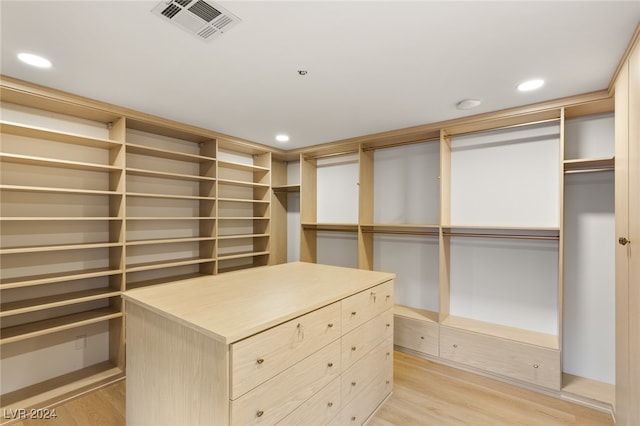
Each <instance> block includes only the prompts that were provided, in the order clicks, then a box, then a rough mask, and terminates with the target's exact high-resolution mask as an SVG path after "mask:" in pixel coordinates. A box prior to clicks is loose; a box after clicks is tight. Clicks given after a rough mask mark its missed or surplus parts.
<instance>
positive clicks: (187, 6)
mask: <svg viewBox="0 0 640 426" xmlns="http://www.w3.org/2000/svg"><path fill="white" fill-rule="evenodd" d="M151 12H152V13H154V14H155V15H158V16H159V17H161V18H162V19H164V20H167V21H170V22H172V23H174V24H175V25H177V26H178V27H180V28H182V29H183V30H186V31H187V32H189V33H191V34H193V35H195V36H196V37H198V38H199V39H201V40H206V41H209V40H213V39H214V38H216V37H217V36H219V35H220V34H223V33H224V32H226V31H228V30H229V29H231V28H232V27H233V26H234V25H235V24H237V23H238V22H240V18H238V17H237V16H235V15H234V14H233V13H231V12H229V11H228V10H226V9H225V8H223V7H222V6H219V5H217V4H215V3H213V2H210V1H204V0H166V1H161V2H160V3H158V4H157V5H156V6H155V7H154V8H153V9H152V10H151Z"/></svg>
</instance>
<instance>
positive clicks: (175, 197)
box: [126, 192, 215, 201]
mask: <svg viewBox="0 0 640 426" xmlns="http://www.w3.org/2000/svg"><path fill="white" fill-rule="evenodd" d="M126 195H127V197H140V198H165V199H171V200H210V201H215V198H214V197H200V196H198V195H177V194H154V193H150V192H127V193H126Z"/></svg>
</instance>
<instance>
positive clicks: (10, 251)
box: [0, 243, 122, 255]
mask: <svg viewBox="0 0 640 426" xmlns="http://www.w3.org/2000/svg"><path fill="white" fill-rule="evenodd" d="M118 246H122V244H121V243H89V244H61V245H52V246H31V247H12V248H3V249H0V254H3V255H5V254H19V253H43V252H53V251H67V250H92V249H99V248H110V247H118Z"/></svg>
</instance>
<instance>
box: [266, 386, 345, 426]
mask: <svg viewBox="0 0 640 426" xmlns="http://www.w3.org/2000/svg"><path fill="white" fill-rule="evenodd" d="M341 407H342V404H341V399H340V378H339V377H337V378H335V379H333V381H332V382H331V383H329V384H328V385H327V386H325V387H324V389H322V390H321V391H320V392H318V393H317V394H315V395H314V396H312V397H311V398H310V399H309V400H307V401H305V402H304V403H302V405H300V406H299V407H298V408H296V409H295V410H294V411H293V412H292V413H291V414H289V415H288V416H287V417H285V418H284V419H282V420H281V421H280V422H278V424H279V425H282V426H291V425H317V426H325V425H329V424H331V423H333V422H334V421H335V420H336V419H337V420H338V421H339V417H338V414H339V413H340V408H341Z"/></svg>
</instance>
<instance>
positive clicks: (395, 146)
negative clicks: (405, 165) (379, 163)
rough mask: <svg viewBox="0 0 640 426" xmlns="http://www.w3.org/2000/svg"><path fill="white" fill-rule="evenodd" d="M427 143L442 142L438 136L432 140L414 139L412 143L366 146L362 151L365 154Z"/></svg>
mask: <svg viewBox="0 0 640 426" xmlns="http://www.w3.org/2000/svg"><path fill="white" fill-rule="evenodd" d="M427 142H440V137H439V136H438V137H437V138H432V139H412V140H410V141H404V142H395V143H390V144H385V145H380V146H365V147H363V148H362V150H363V151H364V152H367V151H377V150H379V149H386V148H397V147H400V146H406V145H415V144H418V143H427Z"/></svg>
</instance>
